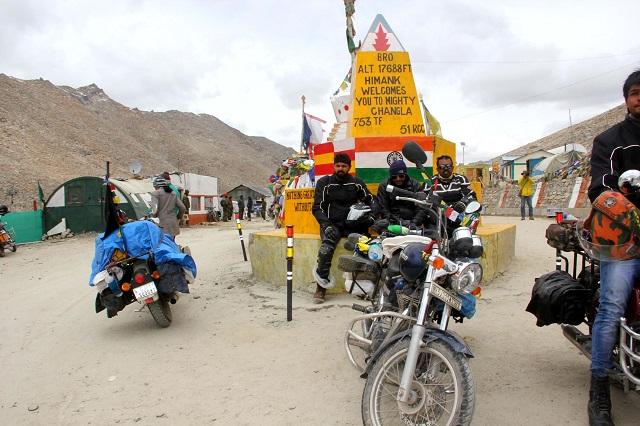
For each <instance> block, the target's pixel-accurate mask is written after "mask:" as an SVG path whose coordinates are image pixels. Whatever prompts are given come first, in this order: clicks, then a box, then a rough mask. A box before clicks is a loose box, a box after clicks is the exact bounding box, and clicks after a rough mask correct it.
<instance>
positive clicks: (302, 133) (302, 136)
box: [300, 95, 307, 154]
mask: <svg viewBox="0 0 640 426" xmlns="http://www.w3.org/2000/svg"><path fill="white" fill-rule="evenodd" d="M306 99H307V98H305V97H304V95H302V96H301V97H300V100H301V101H302V130H301V131H300V153H301V154H302V153H303V150H304V104H305V101H306Z"/></svg>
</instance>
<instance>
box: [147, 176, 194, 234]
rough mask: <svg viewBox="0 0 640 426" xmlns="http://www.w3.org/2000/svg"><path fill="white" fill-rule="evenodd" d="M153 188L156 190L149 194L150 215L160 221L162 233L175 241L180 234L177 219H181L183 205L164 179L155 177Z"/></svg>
mask: <svg viewBox="0 0 640 426" xmlns="http://www.w3.org/2000/svg"><path fill="white" fill-rule="evenodd" d="M153 187H154V188H155V189H156V190H155V191H154V192H153V193H152V194H151V214H152V215H153V217H157V218H158V219H159V220H160V228H162V232H164V233H165V234H169V235H171V237H172V238H173V239H175V237H176V235H178V234H179V233H180V227H179V226H178V218H180V217H182V215H183V214H184V212H185V210H186V209H185V207H184V204H182V201H181V200H180V198H179V197H178V196H177V195H176V194H175V192H173V191H172V190H171V188H170V187H169V182H168V181H167V180H166V179H165V178H164V177H162V176H157V177H155V178H154V179H153ZM176 210H177V213H176Z"/></svg>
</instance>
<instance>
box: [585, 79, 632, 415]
mask: <svg viewBox="0 0 640 426" xmlns="http://www.w3.org/2000/svg"><path fill="white" fill-rule="evenodd" d="M622 95H623V96H624V101H625V103H626V105H627V116H626V117H625V119H624V120H623V121H621V122H620V123H618V124H615V125H613V126H612V127H611V128H609V129H608V130H605V131H604V132H603V133H601V134H600V135H598V136H596V138H595V139H594V141H593V151H592V154H591V184H590V186H589V192H588V194H589V199H590V200H591V202H594V201H595V199H596V198H598V196H599V195H600V194H602V193H603V192H605V191H618V178H619V177H620V175H621V174H622V173H623V172H625V171H627V170H631V169H638V168H640V69H639V70H636V71H634V72H633V73H631V74H630V75H629V76H628V77H627V79H626V80H625V82H624V84H623V86H622ZM629 200H630V201H631V202H632V203H633V204H635V206H636V207H640V200H638V199H637V197H636V198H635V199H632V198H631V197H629ZM638 278H640V259H638V258H633V259H629V260H604V259H601V260H600V296H599V297H600V299H599V306H598V312H597V313H596V318H595V321H594V323H593V328H592V331H591V387H590V390H589V404H588V413H589V424H590V425H592V426H593V425H602V426H606V425H613V419H612V416H611V396H610V394H609V376H608V371H609V370H610V369H611V368H612V367H613V364H612V362H611V359H612V352H613V347H614V346H615V344H616V340H617V339H618V338H617V334H618V330H619V328H620V317H622V316H624V314H625V311H626V308H627V304H628V301H629V296H630V295H631V293H632V292H633V288H634V284H635V282H636V281H637V280H638Z"/></svg>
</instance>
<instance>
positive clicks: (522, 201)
mask: <svg viewBox="0 0 640 426" xmlns="http://www.w3.org/2000/svg"><path fill="white" fill-rule="evenodd" d="M532 198H533V196H532V195H529V196H528V197H520V217H521V218H523V219H524V203H525V202H526V203H527V206H529V217H533V205H532V204H531V199H532Z"/></svg>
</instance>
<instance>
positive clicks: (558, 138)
mask: <svg viewBox="0 0 640 426" xmlns="http://www.w3.org/2000/svg"><path fill="white" fill-rule="evenodd" d="M626 114H627V106H626V105H625V104H621V105H618V106H617V107H615V108H612V109H610V110H609V111H606V112H603V113H602V114H598V115H596V116H594V117H591V118H589V119H587V120H584V121H582V122H580V123H577V124H574V125H573V126H571V127H567V128H564V129H561V130H558V131H557V132H555V133H552V134H550V135H548V136H545V137H543V138H541V139H538V140H536V141H533V142H530V143H528V144H526V145H522V146H520V147H518V148H516V149H513V150H511V151H509V152H505V153H504V154H502V155H500V156H499V157H496V158H493V159H492V160H490V161H491V162H493V161H499V160H500V158H501V157H502V156H521V155H525V154H527V153H529V152H534V151H537V150H539V149H543V150H549V149H553V148H557V147H560V146H564V145H565V144H566V146H567V148H569V147H570V146H571V144H572V143H576V144H580V145H582V146H584V147H585V148H586V149H587V151H591V147H592V146H593V139H594V138H595V137H596V136H598V135H599V134H600V133H602V132H604V131H605V130H607V129H608V128H609V127H611V126H613V125H614V124H616V123H618V122H620V121H622V120H624V117H625V116H626Z"/></svg>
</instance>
